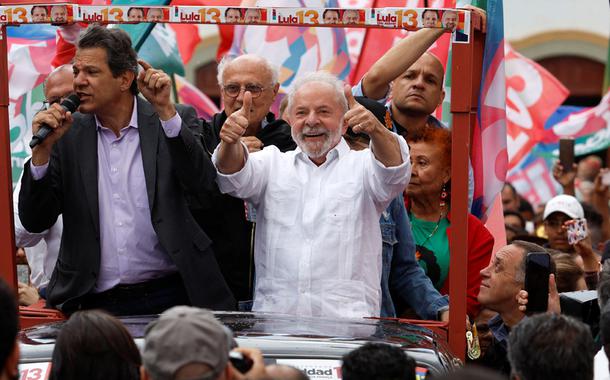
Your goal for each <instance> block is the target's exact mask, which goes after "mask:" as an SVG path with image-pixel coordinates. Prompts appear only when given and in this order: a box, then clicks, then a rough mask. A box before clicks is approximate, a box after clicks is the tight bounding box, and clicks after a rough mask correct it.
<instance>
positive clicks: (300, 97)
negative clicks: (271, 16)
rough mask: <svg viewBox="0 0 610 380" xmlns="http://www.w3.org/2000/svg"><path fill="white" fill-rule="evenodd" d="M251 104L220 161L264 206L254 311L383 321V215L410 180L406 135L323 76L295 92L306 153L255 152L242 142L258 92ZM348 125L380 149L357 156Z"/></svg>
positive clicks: (234, 119)
mask: <svg viewBox="0 0 610 380" xmlns="http://www.w3.org/2000/svg"><path fill="white" fill-rule="evenodd" d="M244 90H245V89H244V88H242V91H244ZM242 99H243V101H242V106H241V109H240V110H239V111H238V112H234V113H233V114H231V115H230V116H229V118H228V119H227V121H226V122H225V123H224V125H223V127H222V129H221V132H220V137H221V139H222V142H221V143H220V145H219V146H218V148H217V149H216V151H215V152H214V156H213V158H212V160H213V162H214V164H215V165H216V168H217V170H218V177H217V182H218V185H219V187H220V190H221V191H223V192H226V193H229V194H231V195H232V196H235V197H238V198H242V199H245V200H247V201H249V202H252V203H253V204H254V206H255V207H256V209H257V222H258V223H257V229H256V239H255V260H254V261H255V264H256V274H257V278H256V286H255V296H254V306H253V310H255V311H269V312H279V313H288V314H298V315H309V316H329V317H363V316H377V315H379V310H380V301H381V289H380V285H379V284H380V275H381V247H382V244H381V233H380V230H379V217H380V215H381V213H382V211H383V210H385V208H386V207H387V206H388V204H389V203H390V202H391V201H392V199H393V198H395V197H396V196H397V195H398V194H400V193H401V192H402V190H403V189H404V187H405V186H406V185H407V183H408V182H409V178H410V175H411V163H410V160H409V149H408V147H407V144H406V143H405V141H404V139H403V138H402V137H400V136H398V135H396V134H394V133H392V132H391V131H390V130H388V129H386V128H385V127H384V126H383V125H382V124H381V123H379V121H378V120H377V119H376V118H375V117H374V116H373V114H371V113H370V112H369V111H367V110H366V109H365V108H364V107H362V106H361V105H359V104H358V103H357V102H356V101H355V100H354V98H353V96H352V95H351V90H350V88H349V86H346V87H345V88H342V85H341V82H340V81H339V80H338V79H336V78H335V77H334V76H332V75H330V74H327V73H323V72H317V73H311V74H308V75H306V76H304V77H302V78H300V79H299V80H297V81H296V82H295V84H294V86H293V88H292V91H291V93H290V94H289V95H288V107H287V115H288V121H289V122H290V124H291V125H292V137H293V139H294V140H295V142H296V143H297V145H298V148H297V149H296V150H295V151H291V152H286V153H281V152H280V151H279V150H278V149H277V148H276V147H274V146H269V147H266V148H265V149H263V150H262V151H260V152H255V153H251V154H249V153H248V150H247V148H246V146H245V145H244V144H243V143H242V142H241V136H242V135H243V133H244V132H245V130H246V128H247V126H248V118H247V115H248V114H249V112H251V105H252V100H251V94H250V93H249V92H247V91H246V92H245V93H244V95H243V98H242ZM348 105H349V110H348ZM348 126H350V127H352V129H353V130H354V131H355V132H357V133H366V134H368V135H369V136H370V138H371V149H365V150H363V151H358V152H357V151H352V150H350V149H349V147H348V146H347V144H346V142H345V140H343V138H342V137H341V136H342V135H343V133H345V131H346V129H347V127H348Z"/></svg>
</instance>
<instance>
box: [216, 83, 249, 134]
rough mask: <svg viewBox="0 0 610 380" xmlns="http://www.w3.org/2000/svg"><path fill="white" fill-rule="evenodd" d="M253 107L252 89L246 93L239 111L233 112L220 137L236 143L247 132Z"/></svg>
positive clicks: (221, 130) (223, 126)
mask: <svg viewBox="0 0 610 380" xmlns="http://www.w3.org/2000/svg"><path fill="white" fill-rule="evenodd" d="M251 108H252V94H251V93H250V91H246V92H245V93H244V100H243V104H242V106H241V108H240V109H239V111H235V112H233V113H232V114H231V115H230V116H229V117H228V118H227V120H226V121H225V123H224V124H223V125H222V128H221V129H220V139H221V140H222V141H224V142H226V143H227V144H236V143H238V142H239V139H240V138H241V137H242V136H243V135H244V133H246V129H247V128H248V116H249V115H250V109H251Z"/></svg>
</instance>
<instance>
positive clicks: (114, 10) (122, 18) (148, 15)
mask: <svg viewBox="0 0 610 380" xmlns="http://www.w3.org/2000/svg"><path fill="white" fill-rule="evenodd" d="M75 20H76V21H82V22H101V23H130V22H131V23H140V22H169V21H170V8H169V7H148V6H137V7H134V6H124V5H121V6H117V5H109V6H94V5H81V6H79V7H78V12H77V15H76V18H75Z"/></svg>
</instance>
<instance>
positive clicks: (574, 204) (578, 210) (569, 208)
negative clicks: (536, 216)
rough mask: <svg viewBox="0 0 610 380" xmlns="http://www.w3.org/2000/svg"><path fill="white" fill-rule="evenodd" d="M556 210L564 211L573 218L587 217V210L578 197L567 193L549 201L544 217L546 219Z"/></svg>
mask: <svg viewBox="0 0 610 380" xmlns="http://www.w3.org/2000/svg"><path fill="white" fill-rule="evenodd" d="M554 212H562V213H564V214H566V215H567V216H569V217H570V218H572V219H580V218H584V217H585V211H584V210H583V209H582V206H581V205H580V202H578V199H576V198H574V197H573V196H571V195H565V194H562V195H558V196H556V197H554V198H553V199H551V200H550V201H548V202H547V204H546V207H545V208H544V215H543V218H542V219H546V218H547V217H548V216H549V215H551V214H552V213H554Z"/></svg>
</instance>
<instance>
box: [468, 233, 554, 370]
mask: <svg viewBox="0 0 610 380" xmlns="http://www.w3.org/2000/svg"><path fill="white" fill-rule="evenodd" d="M540 252H542V253H544V252H546V251H545V249H544V248H543V247H541V246H539V245H538V244H534V243H530V242H526V241H522V240H515V241H513V242H512V243H511V244H509V245H506V246H504V247H503V248H502V249H500V250H499V251H498V252H496V254H495V255H494V257H493V258H492V260H491V262H490V263H489V265H488V266H487V267H486V268H484V269H483V270H481V278H482V280H481V289H480V290H479V295H478V297H477V299H478V301H479V302H480V303H481V305H482V306H483V307H485V308H487V309H490V310H491V311H494V312H496V313H498V314H497V315H496V316H495V317H493V318H491V319H490V320H489V322H488V326H489V330H490V332H491V342H490V344H489V346H488V348H487V349H486V350H485V351H484V352H483V353H482V355H481V357H480V358H479V359H478V360H476V361H475V363H476V364H479V365H482V366H485V367H489V368H493V369H495V370H498V371H500V372H502V373H504V374H506V375H509V374H510V370H511V367H510V363H509V362H508V357H507V349H508V334H509V332H510V329H511V328H513V327H514V326H516V325H517V324H518V323H519V322H520V321H521V320H523V318H525V316H526V313H525V311H526V309H525V307H522V305H521V304H520V303H519V298H518V296H519V295H520V294H521V295H523V293H522V292H524V289H525V277H526V261H527V257H528V254H530V253H540ZM552 272H553V268H552V265H551V273H552ZM548 283H549V288H548V289H549V294H550V299H549V302H548V304H549V305H550V306H551V307H553V308H554V307H555V306H554V305H555V304H557V305H558V303H559V295H558V293H557V287H556V286H555V275H554V274H551V275H550V276H549V279H548ZM552 310H553V309H552Z"/></svg>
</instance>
